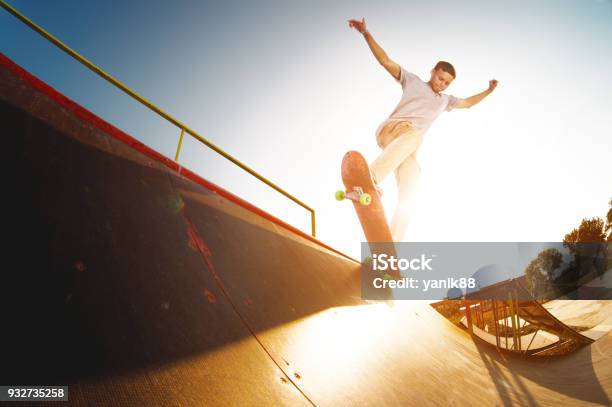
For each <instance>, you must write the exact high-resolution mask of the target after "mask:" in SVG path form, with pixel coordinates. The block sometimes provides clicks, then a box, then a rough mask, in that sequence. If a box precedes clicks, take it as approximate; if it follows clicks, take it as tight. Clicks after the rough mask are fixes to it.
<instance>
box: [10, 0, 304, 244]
mask: <svg viewBox="0 0 612 407" xmlns="http://www.w3.org/2000/svg"><path fill="white" fill-rule="evenodd" d="M0 6H2V7H3V8H4V9H5V10H7V11H8V12H9V13H11V14H12V15H14V16H15V17H17V18H18V19H19V20H21V21H22V22H23V23H24V24H26V25H27V26H29V27H30V28H31V29H33V30H34V31H36V32H37V33H38V34H40V35H42V36H43V37H45V38H46V39H47V40H49V41H50V42H51V43H53V44H54V45H55V46H57V47H58V48H59V49H61V50H62V51H64V52H66V53H67V54H68V55H70V56H71V57H73V58H74V59H76V60H77V61H79V62H80V63H81V64H83V65H85V66H86V67H87V68H89V69H90V70H91V71H93V72H95V73H96V74H98V75H99V76H100V77H102V78H103V79H105V80H106V81H108V82H110V83H112V84H113V85H115V86H116V87H117V88H119V89H121V90H122V91H123V92H125V93H127V94H128V95H129V96H131V97H132V98H134V99H135V100H137V101H138V102H140V103H142V104H143V105H145V106H146V107H148V108H149V109H150V110H152V111H153V112H155V113H157V114H158V115H159V116H161V117H163V118H164V119H166V120H167V121H169V122H170V123H172V124H174V125H175V126H176V127H178V128H179V129H180V130H181V135H180V138H179V142H178V145H177V148H176V154H175V157H174V160H175V161H177V162H178V158H179V154H180V151H181V146H182V144H183V137H184V135H185V133H187V134H189V135H190V136H192V137H193V138H195V139H196V140H198V141H199V142H201V143H202V144H204V145H205V146H207V147H209V148H210V149H211V150H213V151H215V152H216V153H217V154H219V155H221V156H222V157H224V158H225V159H227V160H229V161H230V162H232V163H233V164H235V165H237V166H238V167H240V168H242V169H243V170H244V171H246V172H248V173H249V174H251V175H252V176H254V177H255V178H257V179H258V180H260V181H261V182H263V183H264V184H266V185H268V186H269V187H271V188H273V189H275V190H276V191H278V192H280V193H281V194H283V195H284V196H286V197H287V198H289V199H291V200H292V201H293V202H295V203H296V204H298V205H300V206H301V207H303V208H304V209H306V210H308V211H309V212H310V221H311V234H312V236H313V237H315V236H316V224H315V211H314V209H312V208H311V207H310V206H308V205H306V204H305V203H303V202H302V201H300V200H299V199H297V198H296V197H294V196H293V195H291V194H290V193H288V192H287V191H285V190H284V189H282V188H280V187H279V186H278V185H276V184H274V183H273V182H272V181H270V180H268V179H267V178H265V177H264V176H262V175H261V174H259V173H257V172H256V171H255V170H253V169H251V168H250V167H248V166H247V165H245V164H244V163H242V162H240V161H239V160H237V159H236V158H234V157H233V156H231V155H230V154H228V153H226V152H225V151H223V150H222V149H221V148H219V147H217V146H216V145H214V144H213V143H212V142H210V141H209V140H207V139H205V138H204V137H202V136H200V135H199V134H198V133H197V132H195V131H194V130H192V129H190V128H189V127H187V126H186V125H185V124H183V123H181V122H180V121H178V120H177V119H175V118H174V117H172V116H170V115H169V114H168V113H166V112H164V111H163V110H161V109H160V108H158V107H157V106H155V105H154V104H153V103H151V102H149V101H148V100H146V99H145V98H143V97H142V96H140V95H139V94H138V93H136V92H134V91H133V90H131V89H130V88H128V87H127V86H125V85H124V84H123V83H121V82H120V81H118V80H117V79H116V78H114V77H112V76H111V75H109V74H107V73H106V72H104V71H103V70H102V69H100V68H99V67H97V66H96V65H95V64H94V63H92V62H91V61H89V60H87V59H86V58H85V57H83V56H82V55H80V54H79V53H77V52H76V51H74V50H73V49H72V48H70V47H69V46H67V45H66V44H64V43H63V42H61V41H60V40H58V39H57V38H55V37H54V36H53V35H51V34H50V33H48V32H47V31H45V29H43V28H42V27H40V26H39V25H38V24H36V23H35V22H33V21H32V20H30V19H29V18H27V17H26V16H24V15H23V14H21V13H20V12H19V11H17V10H16V9H15V8H13V7H12V6H11V5H10V4H8V3H7V2H6V1H5V0H0Z"/></svg>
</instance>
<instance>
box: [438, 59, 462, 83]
mask: <svg viewBox="0 0 612 407" xmlns="http://www.w3.org/2000/svg"><path fill="white" fill-rule="evenodd" d="M438 69H441V70H443V71H444V72H446V73H449V74H451V75H452V76H453V78H454V79H456V78H457V75H456V74H455V67H454V66H453V65H451V63H450V62H446V61H438V63H437V64H436V66H435V67H434V71H437V70H438Z"/></svg>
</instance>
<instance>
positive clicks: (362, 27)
mask: <svg viewBox="0 0 612 407" xmlns="http://www.w3.org/2000/svg"><path fill="white" fill-rule="evenodd" d="M348 23H349V27H350V28H354V29H356V30H357V31H359V32H360V33H361V34H363V33H365V32H366V31H367V30H368V29H367V28H366V22H365V18H362V19H361V21H359V20H348Z"/></svg>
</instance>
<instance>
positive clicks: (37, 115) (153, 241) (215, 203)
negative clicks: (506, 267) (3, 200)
mask: <svg viewBox="0 0 612 407" xmlns="http://www.w3.org/2000/svg"><path fill="white" fill-rule="evenodd" d="M0 62H1V64H0V65H1V68H0V112H1V113H0V115H1V116H0V117H1V119H2V126H3V128H4V129H5V133H4V134H5V135H6V136H5V141H6V143H7V145H8V152H9V154H8V155H9V156H10V161H9V163H10V165H9V168H11V169H13V171H15V172H17V174H18V175H17V176H11V175H9V177H7V178H9V181H8V182H9V184H8V187H7V190H9V191H11V195H10V196H11V199H10V200H9V201H10V202H9V204H11V206H12V207H11V212H8V213H10V216H11V219H10V227H9V229H8V230H6V231H5V232H6V233H5V235H6V236H8V237H9V239H10V242H11V243H10V244H9V250H8V252H9V253H8V255H9V259H7V263H6V264H12V265H14V266H13V267H14V268H13V269H9V268H5V269H4V270H3V283H4V284H3V285H4V287H5V291H6V292H5V294H4V295H3V296H2V297H3V302H5V304H4V306H3V307H2V317H3V320H4V324H5V325H4V326H7V327H9V326H10V327H11V329H10V330H7V332H8V335H5V337H4V339H3V341H4V344H3V345H4V346H2V348H1V349H2V350H1V352H2V354H1V355H0V357H1V359H2V363H3V365H2V369H0V384H7V385H8V384H10V385H16V384H22V385H23V384H28V385H33V384H41V385H42V384H44V385H51V384H64V385H66V384H67V385H69V386H70V400H71V404H74V405H112V406H117V405H202V406H204V405H288V406H294V405H320V406H324V405H329V406H339V405H340V406H341V405H347V406H348V405H350V406H353V405H375V406H381V405H402V406H403V405H413V404H417V403H418V404H423V405H449V404H450V405H514V404H516V405H556V406H558V405H610V397H611V395H612V363H611V362H612V346H611V342H612V336H610V334H608V335H606V336H604V337H603V338H601V339H599V340H598V341H596V342H594V343H593V344H592V345H590V346H587V347H585V348H583V349H581V350H580V351H578V352H576V353H574V354H571V355H569V356H567V357H562V358H554V359H546V360H543V361H537V362H533V361H530V360H525V359H519V358H509V357H506V356H503V355H500V354H498V353H497V352H495V351H494V350H493V349H491V348H490V347H487V346H483V345H481V344H480V343H479V342H476V341H475V340H473V339H472V338H471V337H470V336H468V335H466V334H465V333H464V332H463V331H462V330H460V329H459V328H457V327H455V326H453V325H452V324H451V323H450V322H448V321H447V320H445V319H444V318H443V317H442V316H440V315H439V314H437V313H436V311H434V310H433V309H432V308H431V307H430V306H429V305H428V304H426V303H422V302H378V303H367V302H364V301H362V300H361V299H360V281H359V264H357V263H356V262H354V261H353V260H351V259H349V258H347V257H345V256H343V255H342V254H341V253H338V252H336V251H334V250H333V249H331V248H329V247H327V246H325V245H323V244H322V243H320V242H318V241H316V240H314V239H312V238H310V237H308V236H307V235H305V234H303V233H300V232H298V231H296V230H295V229H293V228H291V227H289V226H287V225H285V224H284V223H283V222H281V221H279V220H278V219H275V218H274V217H272V216H270V215H268V214H266V213H264V212H263V211H260V210H258V209H257V208H254V207H252V206H251V205H249V204H248V203H246V202H244V201H241V200H240V199H239V198H237V197H235V196H233V195H232V194H229V193H228V192H226V191H223V190H222V189H221V188H219V187H217V186H215V185H213V184H210V183H208V182H206V181H205V180H203V179H200V178H199V177H197V176H196V175H195V174H192V173H190V172H189V171H187V170H185V169H184V168H181V167H180V166H178V165H177V164H176V163H174V162H173V161H171V160H169V159H167V158H165V157H163V156H161V155H160V154H158V153H156V152H154V151H152V150H150V149H148V148H147V147H146V146H144V145H142V144H141V143H139V142H138V141H136V140H135V139H133V138H131V137H130V136H128V135H126V134H124V133H122V132H121V131H120V130H118V129H116V128H114V127H113V126H111V125H110V124H108V123H106V122H104V121H103V120H101V119H100V118H98V117H96V116H95V115H93V114H92V113H90V112H88V111H86V110H85V109H83V108H82V107H80V106H78V105H76V104H75V103H74V102H72V101H70V100H68V99H67V98H65V97H64V96H62V95H61V94H59V93H57V92H56V91H54V90H53V89H51V88H49V87H48V86H47V85H45V84H44V83H42V82H40V81H38V80H37V79H36V78H34V77H32V76H31V75H29V74H28V73H27V72H25V71H23V70H22V69H21V68H19V67H18V66H16V65H15V64H14V63H12V62H11V61H10V60H8V59H7V58H6V57H4V56H3V55H0ZM5 174H10V173H8V172H5ZM7 288H8V289H7Z"/></svg>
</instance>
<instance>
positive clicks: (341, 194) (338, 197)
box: [336, 191, 346, 201]
mask: <svg viewBox="0 0 612 407" xmlns="http://www.w3.org/2000/svg"><path fill="white" fill-rule="evenodd" d="M345 196H346V195H345V193H344V191H336V200H337V201H343V200H344V198H345Z"/></svg>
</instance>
